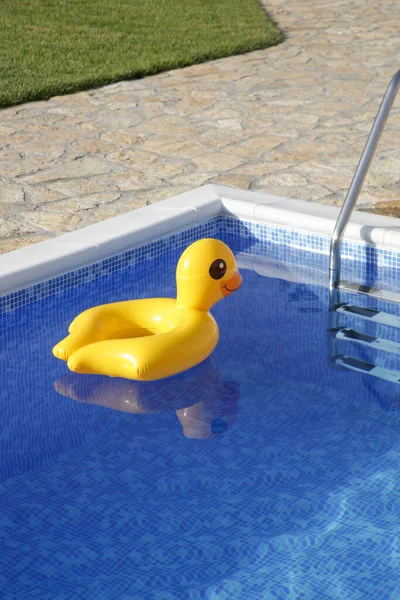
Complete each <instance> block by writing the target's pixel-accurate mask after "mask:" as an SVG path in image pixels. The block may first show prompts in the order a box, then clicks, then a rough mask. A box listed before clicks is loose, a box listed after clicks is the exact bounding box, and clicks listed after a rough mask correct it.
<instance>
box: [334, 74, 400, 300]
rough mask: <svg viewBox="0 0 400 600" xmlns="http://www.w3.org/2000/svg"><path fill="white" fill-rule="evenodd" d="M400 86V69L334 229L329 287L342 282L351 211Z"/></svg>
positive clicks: (373, 129)
mask: <svg viewBox="0 0 400 600" xmlns="http://www.w3.org/2000/svg"><path fill="white" fill-rule="evenodd" d="M399 87H400V70H399V71H397V73H396V74H395V75H394V76H393V78H392V80H391V82H390V83H389V85H388V88H387V90H386V93H385V95H384V97H383V100H382V103H381V105H380V107H379V110H378V113H377V115H376V117H375V121H374V124H373V126H372V129H371V133H370V134H369V137H368V140H367V143H366V144H365V148H364V151H363V153H362V155H361V158H360V162H359V163H358V166H357V169H356V172H355V173H354V177H353V180H352V182H351V184H350V187H349V191H348V192H347V196H346V199H345V201H344V203H343V206H342V210H341V211H340V214H339V217H338V220H337V221H336V225H335V229H334V230H333V235H332V240H331V248H330V255H329V289H330V290H333V289H334V288H337V287H338V286H339V283H340V247H341V242H342V238H343V234H344V230H345V229H346V226H347V223H348V222H349V220H350V217H351V213H352V212H353V209H354V206H355V204H356V202H357V198H358V196H359V193H360V191H361V187H362V184H363V183H364V179H365V176H366V174H367V171H368V168H369V166H370V164H371V160H372V157H373V156H374V153H375V150H376V147H377V145H378V142H379V138H380V137H381V133H382V131H383V128H384V126H385V123H386V120H387V118H388V116H389V112H390V109H391V108H392V104H393V102H394V99H395V98H396V94H397V92H398V89H399Z"/></svg>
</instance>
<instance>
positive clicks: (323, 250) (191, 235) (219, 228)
mask: <svg viewBox="0 0 400 600" xmlns="http://www.w3.org/2000/svg"><path fill="white" fill-rule="evenodd" d="M173 210H174V209H173ZM178 210H179V209H178ZM227 236H228V238H229V236H233V237H235V238H241V239H242V240H244V241H245V242H246V243H245V247H244V248H241V249H240V251H241V252H243V253H244V254H249V255H252V256H260V257H263V256H264V257H265V256H269V257H271V253H272V248H273V256H272V257H273V259H276V260H280V261H282V262H284V263H289V264H290V263H292V264H293V261H298V260H299V255H298V253H294V252H293V249H300V250H303V251H304V254H302V255H301V256H302V260H303V263H302V264H304V262H305V263H308V264H312V265H313V266H314V267H315V268H317V270H323V271H324V273H325V279H326V281H325V280H324V276H322V277H321V283H322V284H325V283H326V282H327V277H328V271H327V257H328V255H329V247H330V238H329V237H328V236H324V235H320V234H316V233H312V232H307V231H300V230H295V229H291V228H288V227H280V226H276V225H268V224H266V223H261V222H256V221H253V220H239V219H237V218H234V217H231V216H227V215H224V216H220V217H217V218H214V219H209V220H208V221H205V222H202V223H196V224H195V225H193V226H191V227H188V228H187V229H184V230H181V231H178V232H177V233H174V234H172V235H168V236H164V237H161V238H159V239H157V240H155V241H152V242H150V243H146V244H143V245H141V246H138V247H135V248H132V249H130V250H128V251H126V252H123V253H120V254H117V255H115V256H112V257H110V258H106V259H104V260H100V261H98V262H95V263H93V264H90V265H89V266H85V267H81V268H78V269H75V270H73V271H70V272H67V273H64V274H61V275H58V276H57V277H53V278H49V279H48V280H46V281H43V282H41V283H38V284H35V285H33V286H29V287H26V288H25V289H22V290H19V291H16V292H13V293H11V294H6V295H4V296H2V297H0V313H5V312H8V311H12V310H14V309H16V308H19V307H22V306H25V305H26V304H30V303H33V302H37V301H39V300H41V299H43V298H46V297H49V296H53V295H54V294H58V293H61V292H63V291H64V290H67V289H70V288H73V287H76V286H78V285H82V284H84V283H85V282H88V281H92V280H94V279H98V278H100V277H103V276H105V275H107V274H109V273H111V272H115V271H120V270H122V269H124V268H126V267H128V266H131V265H134V264H137V263H140V262H143V261H145V260H148V259H152V258H154V257H155V256H159V255H161V254H163V253H164V252H166V251H169V250H171V249H182V250H183V249H184V248H185V247H186V246H188V245H189V244H191V243H193V242H194V241H195V240H197V239H200V238H202V237H221V238H223V239H225V238H226V237H227ZM33 249H34V247H33ZM33 251H34V250H33ZM82 252H83V253H85V252H86V253H89V254H90V253H91V252H92V246H90V245H89V246H88V247H87V248H85V247H83V248H82ZM341 255H342V261H343V268H344V272H346V274H348V272H349V271H350V272H351V274H352V275H353V276H354V280H357V281H361V280H363V279H364V278H365V273H366V271H368V270H369V271H373V270H375V271H376V270H377V269H379V270H381V269H399V270H400V252H398V251H397V250H395V249H390V248H377V247H374V246H370V245H367V244H360V243H356V242H352V241H348V240H346V241H344V242H343V243H342V251H341ZM86 257H87V254H86ZM67 258H68V252H66V260H67ZM66 264H67V263H66ZM399 273H400V271H399ZM395 279H396V282H397V277H396V278H395Z"/></svg>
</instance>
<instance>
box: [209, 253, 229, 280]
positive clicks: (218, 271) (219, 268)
mask: <svg viewBox="0 0 400 600" xmlns="http://www.w3.org/2000/svg"><path fill="white" fill-rule="evenodd" d="M208 272H209V273H210V276H211V277H212V278H213V279H221V278H222V277H223V276H224V275H225V273H226V262H225V261H224V260H222V258H217V260H214V262H213V263H212V264H211V266H210V269H209V271H208Z"/></svg>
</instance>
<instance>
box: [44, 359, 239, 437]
mask: <svg viewBox="0 0 400 600" xmlns="http://www.w3.org/2000/svg"><path fill="white" fill-rule="evenodd" d="M54 388H55V390H56V391H57V392H58V393H59V394H60V395H62V396H66V397H68V398H72V399H73V400H77V401H78V402H83V403H86V404H94V405H97V406H103V407H105V408H108V409H113V410H117V411H122V412H125V413H131V414H134V415H154V414H159V413H165V412H172V411H175V412H176V416H177V417H178V419H179V421H180V423H181V426H182V431H183V434H184V435H185V436H186V437H188V438H193V439H209V438H214V437H220V436H221V435H223V434H224V433H225V432H226V431H227V430H228V429H230V428H231V427H232V425H233V423H234V422H235V419H236V413H237V410H238V403H239V395H240V384H239V382H238V381H221V379H220V375H219V372H218V368H217V366H216V364H215V363H214V361H213V359H212V358H211V357H210V358H208V359H207V360H205V361H203V362H202V363H201V364H200V365H198V366H197V367H195V368H194V369H192V370H191V371H187V372H186V373H181V374H179V375H175V377H169V378H168V379H163V380H159V381H130V380H128V379H113V378H110V377H101V376H100V377H99V376H98V375H92V376H91V375H86V376H82V375H79V374H77V373H68V374H67V375H64V376H63V377H61V378H60V379H58V380H57V381H56V382H55V383H54Z"/></svg>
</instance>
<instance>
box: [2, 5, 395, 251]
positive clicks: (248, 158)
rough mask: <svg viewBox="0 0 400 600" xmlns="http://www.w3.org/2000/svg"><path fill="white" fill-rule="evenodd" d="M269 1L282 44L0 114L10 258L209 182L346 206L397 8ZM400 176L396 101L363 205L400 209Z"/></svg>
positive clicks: (386, 67)
mask: <svg viewBox="0 0 400 600" xmlns="http://www.w3.org/2000/svg"><path fill="white" fill-rule="evenodd" d="M264 4H265V7H266V9H267V10H268V12H269V14H270V15H271V16H272V18H273V19H274V20H275V21H276V22H277V24H278V25H279V27H280V28H281V29H282V31H283V32H284V33H285V36H286V39H285V42H284V43H283V44H281V45H280V46H276V47H274V48H269V49H267V50H262V51H257V52H252V53H250V54H246V55H241V56H235V57H231V58H226V59H222V60H216V61H212V62H209V63H206V64H202V65H196V66H192V67H189V68H186V69H180V70H176V71H170V72H167V73H164V74H161V75H157V76H154V77H147V78H145V79H142V80H137V81H129V82H122V83H117V84H113V85H109V86H106V87H103V88H101V89H97V90H93V91H89V92H83V93H78V94H74V95H69V96H62V97H55V98H52V99H51V100H49V101H48V102H35V103H31V104H26V105H22V106H17V107H13V108H9V109H6V110H2V111H1V112H0V116H1V120H0V184H1V185H0V253H1V252H3V253H4V252H8V251H10V250H13V249H16V248H20V247H22V246H26V245H29V244H32V243H34V242H37V241H41V240H44V239H48V238H51V237H54V236H57V235H60V234H62V233H65V232H67V231H71V230H74V229H77V228H80V227H83V226H85V225H88V224H91V223H95V222H98V221H101V220H103V219H107V218H109V217H112V216H115V215H118V214H122V213H124V212H127V211H130V210H133V209H134V208H135V207H139V206H143V205H146V204H150V203H154V202H157V201H159V200H161V199H164V198H168V197H170V196H173V195H175V194H178V193H180V192H183V191H186V190H188V189H191V188H194V187H197V186H200V185H202V184H204V183H209V182H215V183H221V184H225V185H229V186H233V187H237V188H243V189H252V190H261V191H264V192H270V193H272V194H278V195H283V196H287V197H291V198H300V199H305V200H312V201H316V202H322V203H325V204H335V205H338V204H340V203H341V202H342V200H343V197H344V194H345V192H346V190H347V188H348V186H349V184H350V181H351V178H352V174H353V172H354V169H355V167H356V164H357V162H358V159H359V156H360V153H361V151H362V149H363V147H364V144H365V141H366V137H367V134H368V133H369V131H370V128H371V125H372V121H373V118H374V116H375V114H376V111H377V109H378V107H379V103H380V100H381V98H382V95H383V93H384V90H385V88H386V86H387V84H388V82H389V79H390V77H391V76H392V75H393V74H394V72H395V71H396V70H397V69H398V68H400V60H399V58H400V36H399V34H398V24H399V22H400V3H399V2H398V1H397V0H381V1H380V2H378V3H377V2H376V1H375V0H374V1H372V0H356V1H355V2H353V3H349V2H347V1H346V2H345V1H344V0H336V1H335V2H332V0H301V1H299V0H285V1H284V2H282V0H267V2H264ZM399 99H400V97H399ZM399 103H400V102H398V103H397V106H398V105H399ZM399 173H400V111H399V109H397V108H395V109H394V110H393V111H392V114H391V117H390V119H389V121H388V125H387V129H386V132H385V134H384V136H383V138H382V140H381V145H380V146H379V149H378V152H377V156H376V158H375V161H374V162H373V163H372V167H371V172H370V175H369V176H368V178H367V180H366V183H365V186H364V192H363V194H362V197H360V205H362V206H363V207H366V208H370V207H375V208H376V207H378V210H380V211H381V212H382V211H384V210H388V207H389V210H391V211H392V212H393V210H394V211H395V209H396V207H397V208H398V207H399V201H400V194H399V191H400V185H399V179H400V177H399Z"/></svg>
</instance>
